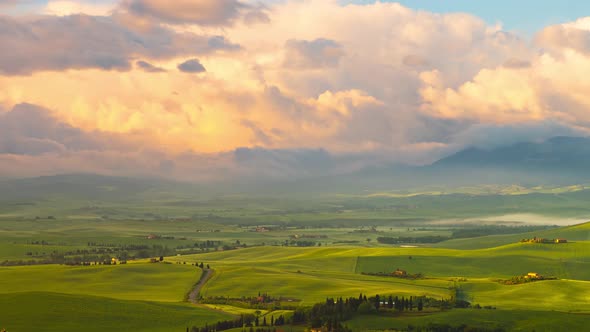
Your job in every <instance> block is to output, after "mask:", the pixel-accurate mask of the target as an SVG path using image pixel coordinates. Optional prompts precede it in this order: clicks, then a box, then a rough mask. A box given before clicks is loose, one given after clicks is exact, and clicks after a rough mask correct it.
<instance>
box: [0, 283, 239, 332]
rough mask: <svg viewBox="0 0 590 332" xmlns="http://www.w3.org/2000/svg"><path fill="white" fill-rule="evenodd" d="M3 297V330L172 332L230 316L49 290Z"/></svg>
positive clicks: (182, 306)
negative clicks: (49, 291)
mask: <svg viewBox="0 0 590 332" xmlns="http://www.w3.org/2000/svg"><path fill="white" fill-rule="evenodd" d="M146 295H149V293H146ZM0 298H1V301H0V312H1V313H2V314H1V315H0V329H1V328H6V330H7V331H10V332H31V331H44V332H45V331H46V332H58V331H59V332H66V331H67V332H77V331H96V332H102V331H142V332H143V331H145V332H170V331H184V330H185V328H186V327H190V326H193V325H201V324H203V323H204V322H216V321H218V320H222V319H227V318H228V317H230V316H229V315H227V314H223V313H221V312H218V311H213V310H209V309H205V308H200V307H195V306H193V305H189V304H186V303H158V302H147V301H128V300H116V299H112V298H107V297H96V296H89V295H68V294H58V293H47V292H23V293H10V294H0Z"/></svg>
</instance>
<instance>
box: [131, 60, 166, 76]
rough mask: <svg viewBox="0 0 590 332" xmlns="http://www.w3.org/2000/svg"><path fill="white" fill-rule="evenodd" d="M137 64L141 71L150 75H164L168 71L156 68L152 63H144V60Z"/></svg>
mask: <svg viewBox="0 0 590 332" xmlns="http://www.w3.org/2000/svg"><path fill="white" fill-rule="evenodd" d="M135 64H136V65H137V67H138V68H140V69H141V70H143V71H146V72H148V73H162V72H165V71H166V70H164V69H163V68H160V67H156V66H154V65H152V64H151V63H149V62H146V61H143V60H139V61H137V62H136V63H135Z"/></svg>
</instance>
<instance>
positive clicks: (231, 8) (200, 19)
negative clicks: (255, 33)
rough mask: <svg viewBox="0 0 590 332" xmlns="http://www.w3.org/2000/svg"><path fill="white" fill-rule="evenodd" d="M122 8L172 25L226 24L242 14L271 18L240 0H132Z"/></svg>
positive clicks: (256, 18) (261, 19)
mask: <svg viewBox="0 0 590 332" xmlns="http://www.w3.org/2000/svg"><path fill="white" fill-rule="evenodd" d="M122 7H123V8H124V9H126V10H127V11H129V12H130V13H131V14H133V15H137V16H139V17H149V18H152V19H155V20H160V21H163V22H166V23H170V24H197V25H203V26H223V25H230V24H233V23H234V22H235V21H236V20H237V19H238V18H240V17H242V16H243V17H244V20H245V21H246V22H247V23H249V24H253V23H259V22H263V23H266V22H269V21H270V19H269V18H268V15H267V14H266V12H265V10H264V7H261V6H257V7H255V6H251V5H249V4H246V3H244V2H242V1H238V0H176V1H166V0H128V1H125V2H123V5H122Z"/></svg>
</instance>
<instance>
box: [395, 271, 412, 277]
mask: <svg viewBox="0 0 590 332" xmlns="http://www.w3.org/2000/svg"><path fill="white" fill-rule="evenodd" d="M392 274H393V275H394V276H396V277H405V276H407V275H408V272H406V271H405V270H400V269H397V270H395V271H393V273H392Z"/></svg>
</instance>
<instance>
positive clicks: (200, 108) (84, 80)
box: [0, 0, 590, 181]
mask: <svg viewBox="0 0 590 332" xmlns="http://www.w3.org/2000/svg"><path fill="white" fill-rule="evenodd" d="M513 2H514V1H512V2H510V1H494V2H492V1H466V0H465V1H464V0H456V1H435V0H416V1H401V3H393V2H385V1H384V2H366V1H338V0H306V1H300V0H285V1H264V2H258V1H246V0H191V1H189V0H178V1H174V2H171V1H167V0H120V1H75V2H74V1H63V0H59V1H57V0H56V1H36V0H25V1H17V0H0V13H2V14H0V46H1V48H2V50H10V51H9V52H5V51H3V52H0V177H20V176H37V175H49V174H61V173H72V172H75V173H79V172H88V173H100V174H108V175H123V176H157V177H170V178H175V179H185V180H190V181H209V180H217V179H227V178H233V177H244V176H246V177H247V176H262V177H279V178H282V177H287V178H294V177H306V176H316V175H326V174H343V173H348V172H354V171H357V170H361V169H363V168H367V167H374V166H387V165H392V164H411V165H422V164H428V163H430V162H433V161H435V160H436V159H437V158H440V157H443V156H446V155H448V154H450V153H453V152H456V151H459V150H461V149H463V148H466V147H469V146H480V147H493V146H498V145H503V144H511V143H515V142H520V141H540V140H544V139H547V138H550V137H553V136H558V135H570V136H587V135H588V131H589V130H590V122H589V121H590V113H589V112H588V106H589V105H590V95H588V93H587V91H589V90H588V89H589V88H590V76H588V75H586V74H585V73H588V72H589V70H590V18H586V17H585V15H587V14H588V13H590V5H585V4H584V3H585V2H584V1H569V2H568V1H560V2H554V1H551V2H550V1H544V2H543V1H534V2H533V1H527V0H524V1H517V2H516V4H514V3H513Z"/></svg>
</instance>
